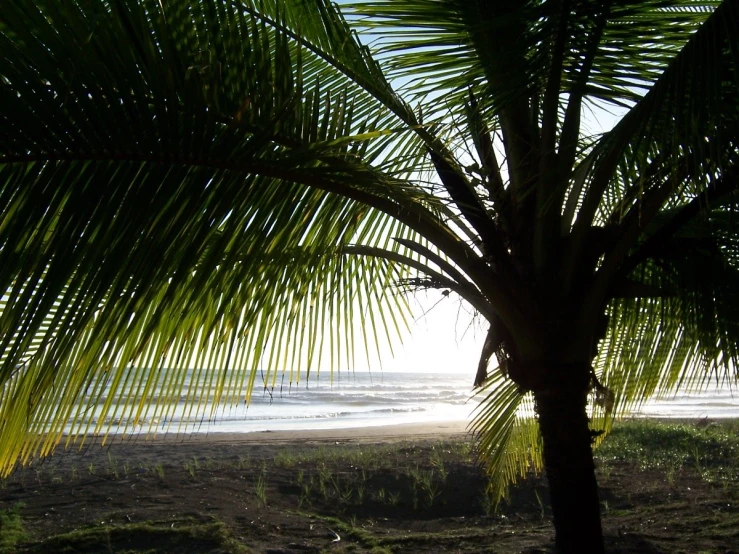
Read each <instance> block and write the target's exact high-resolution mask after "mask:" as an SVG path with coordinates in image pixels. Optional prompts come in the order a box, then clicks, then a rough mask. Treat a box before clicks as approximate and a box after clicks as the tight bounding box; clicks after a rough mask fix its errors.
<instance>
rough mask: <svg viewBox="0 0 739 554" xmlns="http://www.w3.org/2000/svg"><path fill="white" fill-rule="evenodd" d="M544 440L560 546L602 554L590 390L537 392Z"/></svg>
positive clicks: (574, 553) (576, 553) (571, 552)
mask: <svg viewBox="0 0 739 554" xmlns="http://www.w3.org/2000/svg"><path fill="white" fill-rule="evenodd" d="M534 396H535V399H536V407H537V412H538V414H539V428H540V430H541V435H542V438H543V440H544V467H545V470H546V474H547V480H548V481H549V492H550V496H551V504H552V512H553V514H554V529H555V533H556V543H557V549H558V550H559V552H560V553H561V554H602V553H603V552H604V548H603V529H602V527H601V522H600V502H599V500H598V484H597V483H596V480H595V464H594V463H593V450H592V447H591V435H590V429H589V427H588V416H587V412H586V404H587V391H585V390H578V389H555V390H548V391H538V392H535V394H534Z"/></svg>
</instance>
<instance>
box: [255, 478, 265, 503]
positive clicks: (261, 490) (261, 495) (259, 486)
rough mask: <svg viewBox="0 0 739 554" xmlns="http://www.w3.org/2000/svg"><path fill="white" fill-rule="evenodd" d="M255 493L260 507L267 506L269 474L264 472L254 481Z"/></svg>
mask: <svg viewBox="0 0 739 554" xmlns="http://www.w3.org/2000/svg"><path fill="white" fill-rule="evenodd" d="M254 493H255V494H256V496H257V502H258V504H259V506H260V507H266V506H267V474H266V473H265V472H262V473H261V475H259V476H258V477H257V480H256V481H255V482H254Z"/></svg>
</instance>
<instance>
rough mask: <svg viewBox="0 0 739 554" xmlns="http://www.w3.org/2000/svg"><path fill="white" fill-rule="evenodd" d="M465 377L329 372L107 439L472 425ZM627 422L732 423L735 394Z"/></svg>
mask: <svg viewBox="0 0 739 554" xmlns="http://www.w3.org/2000/svg"><path fill="white" fill-rule="evenodd" d="M472 380H473V378H472V375H469V374H465V375H458V374H454V373H449V374H444V373H419V372H368V371H362V372H359V371H357V372H336V373H334V374H333V375H330V374H319V375H311V377H310V379H308V380H307V382H306V381H305V380H302V381H301V383H300V384H299V385H294V384H293V385H292V386H289V385H286V384H282V385H281V386H280V385H279V381H278V386H276V387H274V388H272V387H269V388H266V389H265V388H264V387H263V386H260V385H259V384H258V383H257V384H255V390H254V393H253V395H252V398H251V401H250V403H249V404H248V405H246V404H245V403H244V402H241V403H240V404H238V405H220V406H218V407H216V408H215V409H213V406H212V404H210V403H209V401H208V399H207V398H206V399H205V401H204V402H202V403H201V404H200V408H199V409H198V410H196V411H189V410H187V409H186V407H185V403H184V399H185V396H184V395H183V397H182V401H181V402H180V403H179V404H178V405H176V406H175V408H174V410H172V411H170V413H169V415H168V417H163V416H157V415H156V414H154V415H147V416H145V417H144V418H143V419H142V420H141V421H140V422H139V424H138V425H137V426H135V427H134V426H132V425H131V421H130V420H128V419H127V418H126V417H120V415H119V416H108V418H106V420H105V421H104V424H105V427H107V426H108V425H109V424H110V425H111V427H110V432H112V433H132V432H133V433H137V432H149V433H150V432H152V431H157V432H160V431H161V432H167V433H171V432H189V433H192V432H195V433H250V432H257V431H287V430H315V429H351V428H360V427H372V426H386V425H398V424H407V423H428V422H435V421H464V420H467V421H469V420H471V417H472V415H473V412H474V410H475V408H477V407H478V405H479V402H480V400H481V398H480V396H479V395H478V396H475V395H474V393H473V390H472ZM631 415H632V416H634V417H658V418H688V419H699V418H709V419H718V418H733V417H739V393H737V391H736V390H734V391H732V390H730V389H728V388H726V387H723V388H722V387H717V386H713V387H709V388H708V389H706V390H705V391H704V392H702V393H700V394H698V393H690V394H689V393H677V394H673V395H670V396H665V397H658V398H655V399H653V400H651V401H649V402H647V403H645V404H643V405H642V406H641V407H639V409H638V410H636V411H635V412H634V413H633V414H631Z"/></svg>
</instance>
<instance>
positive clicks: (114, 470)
mask: <svg viewBox="0 0 739 554" xmlns="http://www.w3.org/2000/svg"><path fill="white" fill-rule="evenodd" d="M108 472H109V473H110V475H112V476H113V477H115V478H116V479H118V477H119V474H118V460H117V459H116V458H114V457H113V455H112V454H111V453H110V452H108Z"/></svg>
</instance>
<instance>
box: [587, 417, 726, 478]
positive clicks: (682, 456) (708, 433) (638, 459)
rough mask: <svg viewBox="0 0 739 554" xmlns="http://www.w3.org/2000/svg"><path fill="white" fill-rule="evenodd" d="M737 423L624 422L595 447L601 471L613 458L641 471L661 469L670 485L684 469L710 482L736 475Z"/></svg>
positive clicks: (603, 471) (604, 469)
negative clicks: (635, 466)
mask: <svg viewBox="0 0 739 554" xmlns="http://www.w3.org/2000/svg"><path fill="white" fill-rule="evenodd" d="M738 427H739V425H738V424H737V423H736V422H732V421H726V422H721V423H710V424H707V425H705V426H703V427H699V426H696V425H687V424H682V423H663V422H657V421H647V420H645V421H636V420H632V421H627V422H621V423H619V424H617V425H615V426H614V428H613V431H612V432H611V433H610V435H609V436H608V437H607V438H606V439H605V441H603V444H602V445H601V446H600V447H599V448H598V449H597V450H596V452H595V455H596V457H597V458H598V459H599V461H600V463H599V466H600V471H601V473H602V474H603V473H605V474H607V473H608V471H609V469H608V466H609V464H612V463H613V462H614V461H628V462H631V463H636V464H637V465H638V467H640V468H641V469H642V470H653V469H656V470H663V471H665V477H666V479H667V482H668V483H669V484H671V485H672V484H673V483H674V480H675V477H676V475H677V474H679V473H680V472H682V471H683V470H684V469H690V470H693V471H695V472H696V473H697V474H698V475H699V476H700V477H702V478H703V479H705V480H706V481H710V482H717V483H723V482H725V481H726V480H736V479H738V478H739V434H737V430H738Z"/></svg>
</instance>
